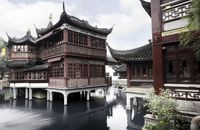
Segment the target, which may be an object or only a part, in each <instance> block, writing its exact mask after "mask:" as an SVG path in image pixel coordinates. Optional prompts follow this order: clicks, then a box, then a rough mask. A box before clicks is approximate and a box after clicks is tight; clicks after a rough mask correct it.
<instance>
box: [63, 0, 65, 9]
mask: <svg viewBox="0 0 200 130" xmlns="http://www.w3.org/2000/svg"><path fill="white" fill-rule="evenodd" d="M63 11H65V2H64V1H63Z"/></svg>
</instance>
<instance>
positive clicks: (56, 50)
mask: <svg viewBox="0 0 200 130" xmlns="http://www.w3.org/2000/svg"><path fill="white" fill-rule="evenodd" d="M62 53H64V44H59V45H56V46H52V47H50V48H48V49H45V50H43V51H42V53H41V56H42V58H48V57H51V56H55V55H59V54H62Z"/></svg>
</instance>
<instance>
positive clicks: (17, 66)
mask: <svg viewBox="0 0 200 130" xmlns="http://www.w3.org/2000/svg"><path fill="white" fill-rule="evenodd" d="M36 32H37V36H38V37H37V38H34V37H33V36H31V33H30V31H28V32H27V34H26V35H25V36H24V37H22V38H11V37H10V36H8V39H9V40H8V44H7V48H8V50H9V51H8V52H9V54H8V56H9V60H8V62H7V66H8V67H9V68H10V71H9V83H10V87H12V88H13V97H14V99H15V98H16V94H17V92H16V91H17V88H25V93H26V94H25V95H26V96H25V97H26V98H28V97H29V99H32V89H34V88H42V89H45V90H47V99H48V100H50V101H52V100H53V99H52V98H53V93H54V92H57V93H61V94H63V97H64V104H65V105H66V104H67V97H68V94H70V93H73V92H87V93H88V94H87V96H88V99H89V93H90V91H91V90H95V89H99V88H103V89H105V90H106V88H107V84H106V75H105V64H106V44H105V43H106V38H107V35H108V34H110V33H111V32H112V28H110V29H106V28H97V27H93V26H91V25H89V23H88V22H87V21H84V20H80V19H78V18H76V17H74V16H70V15H68V14H67V13H66V11H65V6H64V3H63V12H62V13H61V15H60V19H59V21H58V22H57V23H56V24H54V25H53V24H52V22H51V21H50V22H49V24H48V26H47V28H42V29H38V28H36ZM28 93H29V94H28Z"/></svg>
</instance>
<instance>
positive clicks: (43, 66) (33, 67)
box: [25, 64, 49, 71]
mask: <svg viewBox="0 0 200 130" xmlns="http://www.w3.org/2000/svg"><path fill="white" fill-rule="evenodd" d="M48 67H49V66H48V64H41V65H34V66H32V67H30V68H27V69H25V71H36V70H37V71H39V70H46V69H48Z"/></svg>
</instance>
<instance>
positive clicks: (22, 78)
mask: <svg viewBox="0 0 200 130" xmlns="http://www.w3.org/2000/svg"><path fill="white" fill-rule="evenodd" d="M8 81H9V82H48V76H47V72H46V71H37V72H19V73H18V74H14V73H11V74H9V78H8Z"/></svg>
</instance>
